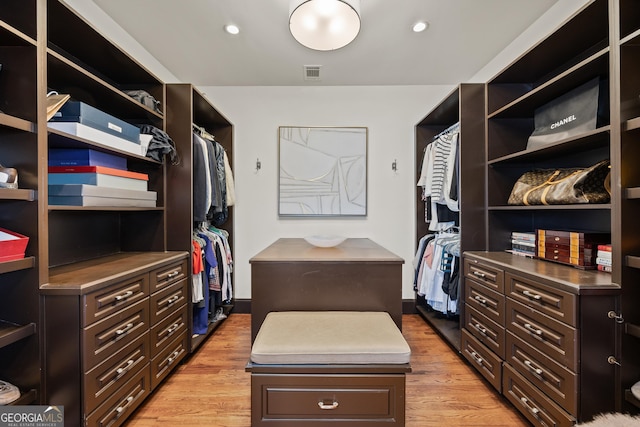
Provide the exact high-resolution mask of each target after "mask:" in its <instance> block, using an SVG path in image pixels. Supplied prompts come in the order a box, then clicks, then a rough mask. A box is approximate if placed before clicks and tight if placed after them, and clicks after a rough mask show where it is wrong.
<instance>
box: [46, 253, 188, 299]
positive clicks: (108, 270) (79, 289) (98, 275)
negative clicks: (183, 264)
mask: <svg viewBox="0 0 640 427" xmlns="http://www.w3.org/2000/svg"><path fill="white" fill-rule="evenodd" d="M188 255H189V253H188V252H179V251H176V252H121V253H118V254H114V255H109V256H106V257H101V258H96V259H92V260H88V261H82V262H78V263H74V264H69V265H63V266H60V267H54V268H52V269H50V270H49V283H45V284H44V285H42V286H41V287H40V291H41V292H42V293H43V294H49V295H84V294H87V293H89V292H92V291H95V290H98V289H101V288H104V287H107V286H110V285H112V284H114V283H117V282H120V281H122V280H126V279H128V278H130V277H134V276H137V275H138V274H141V273H144V272H147V271H149V270H151V269H155V268H159V267H162V266H164V265H167V264H171V263H174V262H178V261H180V260H182V259H184V258H187V256H188Z"/></svg>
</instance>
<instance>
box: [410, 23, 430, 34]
mask: <svg viewBox="0 0 640 427" xmlns="http://www.w3.org/2000/svg"><path fill="white" fill-rule="evenodd" d="M428 26H429V24H428V23H427V22H425V21H420V22H416V23H415V24H413V27H412V29H413V31H414V32H416V33H420V32H422V31H424V30H426V29H427V27H428Z"/></svg>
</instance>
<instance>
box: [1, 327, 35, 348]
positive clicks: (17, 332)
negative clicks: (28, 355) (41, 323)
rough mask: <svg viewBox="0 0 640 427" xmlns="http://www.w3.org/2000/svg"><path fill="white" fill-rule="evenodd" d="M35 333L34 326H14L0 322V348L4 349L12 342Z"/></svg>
mask: <svg viewBox="0 0 640 427" xmlns="http://www.w3.org/2000/svg"><path fill="white" fill-rule="evenodd" d="M35 333H36V324H35V323H29V324H27V325H16V324H14V323H10V322H6V321H2V320H0V348H2V347H6V346H8V345H10V344H13V343H14V342H17V341H20V340H21V339H23V338H26V337H28V336H31V335H33V334H35Z"/></svg>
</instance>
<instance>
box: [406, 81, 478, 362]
mask: <svg viewBox="0 0 640 427" xmlns="http://www.w3.org/2000/svg"><path fill="white" fill-rule="evenodd" d="M484 115H485V98H484V85H483V84H461V85H459V86H458V87H457V88H455V89H454V90H453V91H452V92H450V93H449V94H448V95H447V96H446V97H445V98H444V99H443V100H442V101H441V102H440V103H438V105H436V106H435V107H434V108H433V109H432V110H431V111H430V112H429V113H428V114H427V115H426V116H425V117H424V118H423V119H422V120H421V121H420V122H418V123H417V124H416V129H415V131H416V140H415V153H416V154H415V156H416V166H415V167H416V169H415V177H416V181H418V179H419V178H420V172H421V168H422V160H423V158H424V149H425V147H426V146H427V145H428V144H429V143H431V142H433V139H434V137H436V136H437V135H438V134H440V133H441V132H442V131H444V130H446V129H448V128H449V127H450V126H452V125H454V124H456V123H460V137H459V141H460V148H459V156H460V159H459V161H460V182H461V185H460V193H459V197H460V214H459V224H460V248H461V252H462V251H465V250H481V249H485V245H486V241H485V238H484V235H483V233H478V232H476V231H475V230H478V229H480V230H482V229H483V227H484V218H485V213H484V211H485V210H484V192H485V188H484V176H485V172H484V164H483V163H482V162H478V158H480V156H482V155H483V153H484V132H485V126H484ZM421 199H422V188H421V187H418V188H417V190H416V246H417V242H419V241H420V239H421V238H422V237H423V236H424V235H426V234H429V233H431V232H430V231H429V224H428V223H427V222H426V221H425V202H424V201H422V200H421ZM416 310H417V311H418V313H419V314H420V315H421V316H422V317H423V318H424V319H425V320H426V321H427V322H428V323H430V324H431V326H432V327H433V328H434V329H435V330H436V331H438V332H439V333H440V334H441V335H442V336H443V338H444V339H445V340H446V341H447V342H448V343H449V344H450V345H451V346H453V347H454V348H456V349H458V350H459V349H460V318H461V314H462V313H463V311H464V304H463V302H462V301H459V302H458V313H457V314H454V313H441V312H439V311H434V310H433V308H432V307H430V306H429V305H428V304H427V302H426V301H425V298H424V296H421V295H416Z"/></svg>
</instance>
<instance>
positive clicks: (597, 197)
mask: <svg viewBox="0 0 640 427" xmlns="http://www.w3.org/2000/svg"><path fill="white" fill-rule="evenodd" d="M610 200H611V166H610V163H609V160H608V159H607V160H602V161H600V162H598V163H596V164H595V165H593V166H591V167H588V168H564V169H537V170H532V171H529V172H526V173H524V174H523V175H522V176H521V177H520V178H518V181H516V183H515V185H514V186H513V189H512V190H511V195H510V196H509V201H508V204H509V205H525V206H529V205H572V204H578V203H609V201H610Z"/></svg>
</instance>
